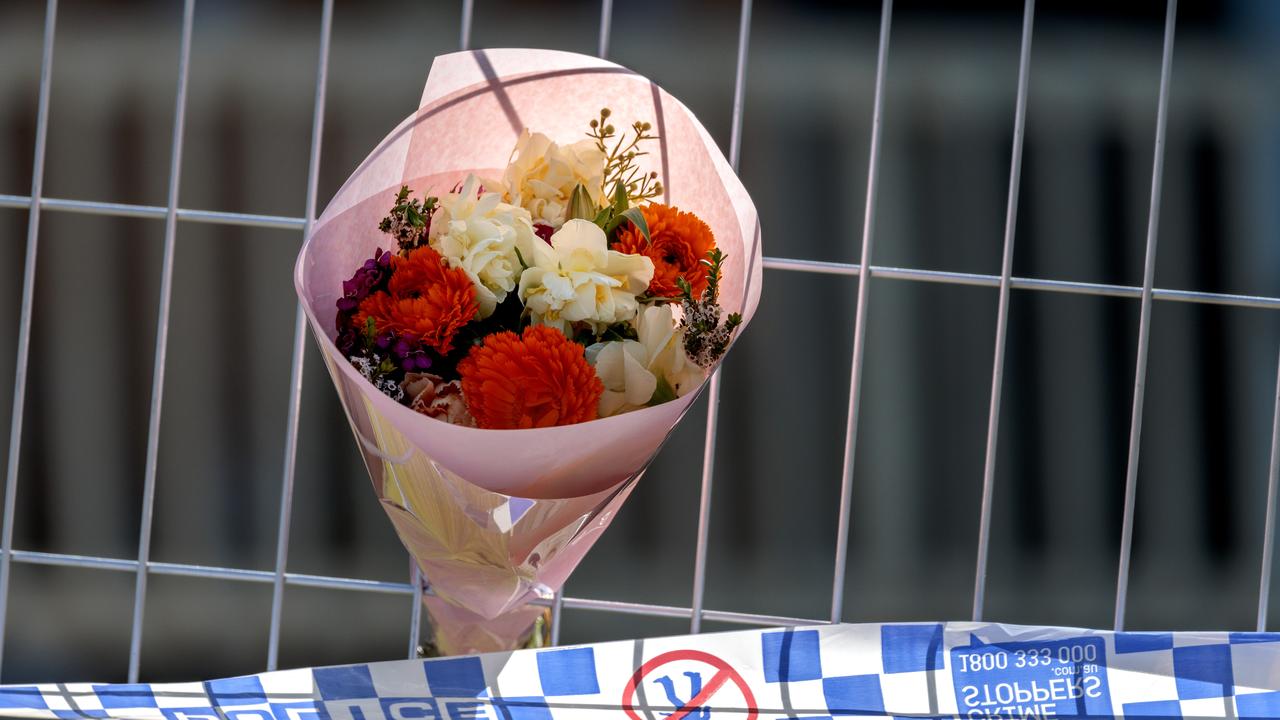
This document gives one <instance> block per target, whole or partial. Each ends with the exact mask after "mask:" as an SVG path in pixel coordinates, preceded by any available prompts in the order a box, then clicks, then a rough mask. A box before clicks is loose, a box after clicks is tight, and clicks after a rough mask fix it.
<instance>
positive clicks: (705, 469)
mask: <svg viewBox="0 0 1280 720" xmlns="http://www.w3.org/2000/svg"><path fill="white" fill-rule="evenodd" d="M750 39H751V0H742V13H741V16H740V17H739V19H738V70H737V74H736V76H735V77H734V81H733V124H732V128H731V130H730V133H729V165H730V167H732V168H733V171H734V172H737V171H738V159H739V155H740V151H741V148H742V107H743V102H744V96H745V94H746V84H747V45H748V41H749V40H750ZM719 408H720V368H716V371H715V372H713V373H712V374H711V380H710V381H709V385H708V386H707V436H706V442H705V444H704V445H703V448H702V496H701V499H700V500H699V502H698V541H697V546H696V548H695V550H694V557H693V605H692V609H693V612H692V617H691V619H690V621H689V631H690V632H692V633H697V632H700V631H701V630H702V608H703V600H704V595H705V590H706V584H707V539H708V533H709V531H710V526H711V484H712V480H713V478H714V476H715V459H716V428H717V425H718V420H717V418H718V410H719Z"/></svg>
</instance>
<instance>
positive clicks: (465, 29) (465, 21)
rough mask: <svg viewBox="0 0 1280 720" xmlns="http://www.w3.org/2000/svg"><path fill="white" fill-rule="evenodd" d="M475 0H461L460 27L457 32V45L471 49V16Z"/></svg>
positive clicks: (464, 48)
mask: <svg viewBox="0 0 1280 720" xmlns="http://www.w3.org/2000/svg"><path fill="white" fill-rule="evenodd" d="M475 5H476V2H475V0H462V29H461V30H460V31H459V34H458V47H460V48H462V49H463V50H470V49H471V16H472V15H473V14H474V10H475Z"/></svg>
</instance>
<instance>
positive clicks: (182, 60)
mask: <svg viewBox="0 0 1280 720" xmlns="http://www.w3.org/2000/svg"><path fill="white" fill-rule="evenodd" d="M474 9H475V8H474V3H473V0H463V2H462V6H461V21H460V27H459V43H458V44H459V46H460V47H461V48H463V49H467V48H469V47H470V45H471V30H472V24H473V17H474ZM613 10H614V8H613V2H612V1H611V0H603V2H602V3H601V5H600V7H599V36H598V46H597V48H598V53H599V55H600V56H601V57H607V56H608V53H609V46H610V37H611V32H612V23H613V20H612V18H613ZM1035 10H1036V8H1035V0H1025V5H1024V8H1023V13H1022V24H1021V35H1020V50H1019V56H1018V57H1019V60H1018V70H1017V92H1016V101H1015V106H1014V112H1013V116H1014V117H1013V131H1012V138H1011V142H1012V150H1011V163H1010V168H1009V176H1008V187H1007V202H1006V212H1005V217H1004V233H1003V242H1002V245H1001V248H1002V251H1001V262H1000V267H999V268H993V270H998V272H993V273H991V274H985V273H974V272H954V271H942V270H931V269H924V268H915V267H895V266H885V265H877V264H875V262H874V250H875V239H876V237H875V236H876V232H875V231H876V206H877V193H878V190H879V183H880V168H881V157H882V153H881V144H882V134H883V130H884V128H885V126H886V124H891V123H892V122H893V113H894V108H893V107H892V106H891V105H890V104H889V103H888V102H886V92H885V75H886V68H887V66H888V64H889V61H890V59H891V57H892V55H891V53H890V38H891V28H892V20H893V16H894V8H893V2H892V0H884V2H883V5H882V7H881V9H880V15H879V34H878V43H877V48H878V51H877V55H876V64H875V85H874V94H873V96H872V98H871V106H872V111H871V113H872V115H871V128H870V129H871V133H870V137H869V139H868V143H869V152H868V164H867V168H866V170H867V184H866V197H865V201H864V205H863V214H862V225H861V234H860V237H859V238H857V239H855V238H852V237H850V238H848V242H850V243H855V244H856V247H857V248H858V256H859V261H858V262H857V263H837V262H826V261H818V260H807V259H798V258H784V257H766V258H765V268H767V269H769V270H771V271H773V272H785V273H811V274H820V275H821V274H825V275H836V276H845V277H851V278H857V291H856V295H853V296H852V298H851V300H850V302H852V303H853V304H854V314H853V323H854V326H853V347H852V355H851V357H850V358H849V372H850V386H849V397H848V404H847V416H846V422H845V433H844V435H845V438H844V440H845V442H844V448H843V462H842V474H841V477H840V478H839V479H838V480H837V478H834V477H832V478H830V482H831V483H832V484H833V485H838V487H839V488H840V495H839V497H840V501H839V506H838V511H837V515H838V517H837V533H836V537H835V553H834V556H835V563H834V567H833V570H832V580H833V582H832V586H831V602H830V613H829V615H827V616H826V617H823V618H805V617H792V616H788V615H770V614H760V613H749V612H738V611H734V610H732V609H710V608H707V607H705V588H706V577H707V568H708V564H709V563H710V562H711V558H710V557H709V555H708V547H709V536H710V527H711V522H712V512H711V510H712V490H713V485H714V479H715V463H714V461H715V453H716V449H717V445H718V442H719V440H718V437H717V436H718V430H719V404H720V403H719V400H720V393H721V377H720V373H719V372H717V373H716V374H714V375H713V376H712V377H711V379H710V381H709V382H708V384H707V387H706V393H707V399H708V403H707V412H708V414H707V422H706V435H705V441H704V445H703V455H702V461H701V491H700V503H699V510H698V514H697V532H696V542H695V549H694V562H693V577H692V579H691V586H692V587H691V594H690V601H689V604H688V606H675V605H659V604H650V603H640V602H627V601H617V600H602V599H593V598H583V597H565V596H558V597H556V598H555V599H554V600H553V601H551V602H550V605H551V607H552V610H553V613H554V622H553V625H552V627H553V632H554V633H556V634H557V636H558V633H559V632H560V630H561V628H562V625H563V620H562V618H561V611H562V609H563V608H571V609H582V610H592V611H600V612H608V613H617V614H630V615H641V616H652V617H666V618H678V619H687V620H689V627H690V629H691V631H692V632H699V631H701V630H702V628H703V623H704V622H705V621H715V622H727V623H737V624H745V625H800V624H811V623H817V622H826V621H831V622H838V621H840V620H841V619H842V618H844V617H845V616H846V614H845V603H844V593H845V588H846V585H847V582H846V574H847V572H848V545H849V540H850V522H851V507H852V504H853V496H854V490H855V487H856V483H857V482H858V481H859V480H860V478H859V477H857V476H856V475H855V472H854V470H855V459H856V450H857V447H858V446H857V441H858V438H859V422H860V419H861V417H860V416H861V409H862V407H861V406H862V403H861V397H862V391H863V387H864V355H865V348H866V346H867V342H868V337H869V333H868V312H869V308H870V307H871V303H872V302H874V298H875V293H874V292H873V290H877V289H878V288H879V287H880V284H879V283H872V282H870V281H871V280H873V279H874V280H885V281H893V282H902V281H907V282H914V283H934V284H943V285H954V286H972V287H980V288H988V289H990V290H991V291H993V292H994V293H995V294H996V297H997V304H996V308H997V309H996V318H995V336H994V340H995V343H994V352H993V360H992V369H991V384H990V405H989V410H988V415H987V420H988V423H987V428H986V434H985V438H986V444H985V449H984V466H983V473H982V476H981V478H980V483H981V487H982V501H981V509H980V512H979V516H978V518H977V521H978V554H977V558H976V573H975V577H974V583H973V606H972V615H973V619H975V620H981V619H983V617H984V609H985V608H984V606H985V589H986V576H987V568H988V560H989V555H990V549H991V525H992V505H993V501H994V497H995V495H996V489H997V487H996V483H995V475H996V472H995V467H996V455H997V447H998V444H999V443H998V441H999V438H1000V427H1001V423H1000V419H1001V418H1000V408H1001V393H1002V389H1003V387H1004V385H1005V373H1004V367H1005V362H1006V344H1007V339H1008V337H1009V332H1010V330H1009V328H1010V322H1009V306H1010V298H1011V296H1012V295H1013V294H1014V291H1021V292H1037V293H1053V294H1065V295H1084V296H1098V297H1110V298H1121V299H1127V300H1135V301H1137V304H1136V307H1135V308H1133V310H1135V311H1136V313H1137V317H1138V319H1139V322H1138V330H1137V336H1136V338H1133V342H1134V344H1135V345H1136V348H1137V350H1136V368H1135V378H1134V386H1133V391H1132V397H1131V403H1130V409H1131V415H1130V417H1131V425H1130V427H1131V431H1130V433H1129V437H1128V441H1127V447H1128V455H1127V458H1128V465H1127V471H1126V475H1125V494H1124V506H1123V511H1122V515H1121V523H1122V529H1121V542H1120V558H1119V563H1118V565H1119V573H1118V577H1117V583H1116V599H1115V616H1114V617H1115V620H1114V625H1115V628H1116V629H1117V630H1119V629H1122V628H1123V627H1124V623H1125V609H1126V602H1127V590H1128V583H1129V567H1130V556H1131V548H1132V540H1133V528H1134V521H1135V516H1136V498H1137V490H1138V488H1137V477H1138V465H1139V459H1140V453H1139V450H1140V448H1141V441H1142V420H1143V410H1144V394H1145V389H1146V385H1147V367H1148V357H1149V353H1150V343H1151V340H1150V338H1151V315H1152V309H1153V307H1154V306H1155V305H1156V304H1157V303H1190V304H1195V305H1218V306H1228V307H1242V308H1256V309H1261V310H1264V311H1267V312H1268V313H1274V312H1275V311H1278V310H1280V297H1273V296H1266V295H1248V294H1228V293H1220V292H1206V291H1200V290H1184V289H1173V288H1160V287H1157V286H1156V278H1155V270H1156V259H1157V252H1156V251H1157V246H1158V243H1157V241H1158V239H1159V225H1158V220H1159V216H1160V209H1161V187H1162V178H1163V168H1164V158H1165V145H1166V126H1167V122H1168V116H1169V113H1170V110H1169V95H1170V82H1171V77H1172V65H1173V62H1172V59H1173V45H1174V38H1175V26H1176V19H1177V2H1176V0H1168V2H1167V5H1166V13H1165V20H1164V34H1163V42H1162V54H1161V64H1160V84H1159V95H1158V102H1157V110H1156V114H1155V117H1154V118H1153V119H1154V122H1155V131H1154V152H1153V160H1152V165H1151V191H1150V196H1149V214H1148V220H1147V225H1146V236H1145V237H1146V242H1145V253H1144V263H1143V273H1142V284H1141V286H1133V285H1124V284H1107V283H1095V282H1082V281H1079V280H1065V279H1053V278H1039V277H1019V276H1017V275H1015V274H1014V247H1015V242H1014V241H1015V230H1016V227H1017V217H1018V203H1019V192H1018V191H1019V187H1020V185H1021V176H1022V166H1023V144H1024V136H1025V125H1026V114H1027V97H1028V88H1029V84H1030V83H1029V75H1030V63H1031V54H1030V52H1031V45H1032V38H1033V34H1034V32H1033V31H1034V24H1035V23H1034V21H1035ZM333 16H334V7H333V1H332V0H324V2H323V3H322V5H321V7H320V37H319V57H318V61H317V64H316V72H315V91H314V102H313V105H312V119H311V136H310V149H309V156H308V158H309V159H308V163H307V174H306V186H305V205H304V208H305V209H304V214H303V216H302V217H287V216H275V215H259V214H248V213H239V212H229V211H221V210H198V209H190V208H182V207H179V181H180V179H181V177H182V157H183V149H184V141H185V138H184V126H185V119H186V114H187V95H188V93H187V87H188V82H189V74H190V73H189V70H190V65H191V56H192V33H193V27H194V24H195V0H184V3H183V5H182V15H181V21H180V22H181V36H180V37H181V40H180V46H179V57H178V63H177V93H176V103H175V107H174V114H173V122H172V138H171V143H170V145H169V150H170V162H169V178H168V179H169V182H168V189H167V202H166V205H165V206H163V207H161V206H150V205H139V204H127V203H114V202H99V201H89V200H79V199H71V198H50V197H46V196H45V195H44V168H45V157H46V146H47V135H48V127H49V115H50V109H49V105H50V102H49V98H50V94H51V83H52V68H53V60H54V56H55V53H54V46H55V37H56V24H57V19H58V4H57V0H48V4H47V8H46V12H45V24H44V37H43V54H42V58H41V73H40V84H39V100H38V112H37V117H36V125H35V131H36V132H35V153H34V163H33V169H32V185H31V191H30V193H29V194H28V195H26V196H19V195H0V207H8V208H18V209H25V210H27V211H28V213H29V214H28V220H27V232H26V247H27V250H26V260H25V265H24V269H23V287H22V302H21V309H20V315H19V325H18V337H17V344H16V347H17V358H16V364H15V367H16V373H15V383H14V396H13V409H12V422H11V425H10V437H9V443H8V456H7V468H6V476H5V494H4V510H3V530H2V531H0V532H2V535H0V541H2V542H0V545H2V551H3V552H2V555H0V662H3V659H4V656H3V640H4V633H3V631H2V628H3V624H4V623H5V622H6V621H8V620H9V619H10V618H9V617H8V615H10V613H9V612H8V610H9V602H8V600H9V596H10V584H11V575H12V569H13V564H14V563H15V562H16V563H24V564H35V565H53V566H65V567H79V568H95V569H101V570H109V571H116V572H120V573H132V574H133V575H134V580H135V586H134V593H133V606H132V608H133V610H132V617H131V624H130V628H131V629H130V651H129V666H128V667H129V670H128V677H129V680H130V681H131V682H133V681H136V680H137V679H138V677H139V668H140V661H141V655H142V647H143V627H144V618H145V613H146V609H147V604H146V600H147V595H148V592H147V582H148V578H149V577H151V576H153V575H168V576H181V577H194V578H207V579H214V580H221V581H235V582H247V583H258V584H261V585H268V586H270V587H271V604H270V629H269V640H268V652H267V659H266V667H267V669H275V668H276V666H277V664H278V662H279V655H280V637H281V626H282V623H283V618H284V615H285V613H284V603H283V600H284V595H285V593H286V591H287V589H288V588H289V587H290V586H293V587H316V588H332V589H345V590H353V591H358V592H369V593H384V594H392V595H398V596H406V599H407V600H408V604H409V607H408V608H407V610H408V612H407V613H406V615H407V618H406V620H407V632H408V640H407V645H408V654H409V656H413V654H414V653H415V652H416V648H417V646H418V643H419V637H420V629H421V628H420V625H421V603H420V602H419V598H418V595H419V593H420V592H422V589H423V578H421V577H419V576H418V574H417V572H416V571H415V572H414V576H413V577H412V578H410V580H409V581H408V582H403V583H399V582H383V581H375V580H367V579H360V578H354V577H335V576H324V575H315V574H305V573H298V572H290V571H289V569H288V568H289V545H290V525H291V519H292V508H293V497H294V488H295V476H296V474H297V458H298V437H299V424H300V418H301V416H302V412H303V409H302V388H303V381H304V378H303V368H304V365H305V357H306V341H305V323H304V316H303V314H302V311H301V308H298V309H297V311H296V313H295V318H296V319H295V324H294V327H293V334H292V354H291V365H290V372H289V385H288V399H287V403H288V407H287V421H286V426H285V428H284V434H283V435H284V452H283V467H282V468H281V471H280V497H281V506H280V515H279V520H278V523H277V525H276V545H275V559H274V564H273V568H272V569H269V570H264V569H245V568H237V567H223V566H213V565H200V564H186V563H173V562H159V561H156V560H153V559H152V558H151V552H150V550H151V543H152V527H153V519H154V515H155V493H156V484H157V462H158V460H157V456H158V453H159V435H160V429H161V426H162V424H163V420H162V417H161V410H162V407H163V395H164V389H165V376H166V351H167V348H168V342H169V337H168V331H169V325H170V313H171V298H172V294H173V269H174V262H175V257H176V255H177V254H178V253H181V252H182V246H181V244H180V243H179V242H177V227H178V223H179V222H180V221H181V222H183V223H203V224H222V225H234V226H243V227H262V228H274V229H282V230H291V231H301V233H302V235H303V236H304V237H305V236H306V235H307V234H308V233H309V232H310V231H311V227H312V223H313V221H314V219H315V215H316V205H317V195H318V192H319V191H318V177H319V166H320V158H321V149H322V146H323V136H324V132H323V131H324V116H325V97H326V88H327V83H328V71H329V62H330V47H331V35H332V31H333V25H334V20H333ZM751 19H752V2H751V0H742V3H741V6H740V9H739V15H738V21H739V23H738V34H737V53H736V72H735V76H734V79H733V88H734V90H733V104H732V108H731V121H730V136H729V141H728V148H727V150H728V152H727V155H728V157H729V161H730V164H731V165H732V166H733V167H734V168H735V170H736V169H737V168H738V166H739V160H740V157H741V152H742V144H743V143H742V127H743V119H744V115H745V113H746V106H747V105H748V103H747V98H746V94H747V71H748V50H749V47H750V43H749V40H750V32H751ZM726 22H727V20H726ZM639 69H640V70H643V68H639ZM750 151H751V149H750V147H748V148H747V152H748V153H749V152H750ZM46 211H48V212H62V213H82V214H88V215H94V216H116V217H130V218H143V219H151V220H163V222H164V226H163V227H164V230H163V260H162V263H161V275H160V283H159V292H160V299H159V305H158V317H157V321H156V328H157V332H156V337H155V354H154V359H153V367H152V386H151V396H150V397H151V401H150V413H149V420H148V434H147V445H146V455H145V472H144V477H143V484H142V506H141V511H140V513H141V524H140V529H141V530H140V535H139V538H138V543H137V554H136V557H129V558H119V557H99V556H90V555H81V554H69V553H54V552H39V551H32V550H24V549H21V548H15V547H14V540H13V538H14V532H13V528H14V524H15V508H16V506H17V505H16V503H17V500H16V498H17V493H18V491H19V487H18V485H19V483H18V468H19V462H20V450H21V448H22V434H23V421H24V409H25V405H26V397H27V389H28V384H29V383H28V377H29V368H30V347H31V329H32V315H33V309H34V304H35V301H34V291H35V290H34V288H35V276H36V268H37V262H38V250H39V239H40V219H41V216H42V214H43V213H45V212H46ZM1269 317H1277V316H1275V315H1269ZM1274 407H1275V411H1274V414H1273V416H1272V419H1271V447H1270V462H1269V466H1268V476H1267V478H1266V481H1267V488H1268V491H1267V492H1268V494H1267V505H1266V508H1265V525H1264V533H1263V537H1262V538H1260V540H1261V543H1262V572H1261V578H1260V584H1259V593H1258V613H1257V629H1258V630H1264V629H1265V625H1266V615H1267V606H1268V597H1269V586H1270V566H1271V560H1272V551H1273V545H1274V534H1275V504H1276V489H1277V483H1278V475H1280V359H1278V361H1277V382H1276V386H1275V401H1274ZM975 481H977V479H975ZM2 667H3V666H2V665H0V669H2Z"/></svg>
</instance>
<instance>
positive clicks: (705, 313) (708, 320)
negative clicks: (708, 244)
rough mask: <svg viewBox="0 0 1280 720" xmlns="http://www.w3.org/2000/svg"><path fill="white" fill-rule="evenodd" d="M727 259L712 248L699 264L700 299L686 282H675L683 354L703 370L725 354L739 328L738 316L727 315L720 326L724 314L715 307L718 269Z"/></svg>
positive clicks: (740, 321)
mask: <svg viewBox="0 0 1280 720" xmlns="http://www.w3.org/2000/svg"><path fill="white" fill-rule="evenodd" d="M727 257H728V256H727V255H725V254H724V253H722V252H721V251H720V249H719V248H716V249H713V250H711V251H709V252H708V253H707V257H706V259H704V260H702V261H701V262H702V264H703V265H704V266H705V267H706V268H707V289H706V290H704V291H703V292H702V297H700V298H695V297H694V296H693V288H692V287H691V286H690V285H689V281H687V280H685V279H684V278H683V277H677V278H676V285H677V286H678V287H679V288H680V305H681V308H682V310H683V311H684V317H683V318H681V320H680V326H681V327H682V328H684V351H685V354H686V355H688V356H689V359H690V360H693V361H694V362H695V363H697V364H698V365H699V366H701V367H704V368H710V367H711V366H712V365H714V364H715V363H716V361H717V360H719V359H720V358H721V357H722V356H723V355H724V354H725V352H727V351H728V350H729V344H730V342H731V341H732V340H733V333H734V331H735V330H737V328H738V327H739V326H740V325H742V315H740V314H739V313H730V314H729V317H728V318H726V319H725V320H724V321H723V322H721V319H720V318H721V315H723V312H724V311H723V310H722V309H721V307H720V303H719V301H720V278H721V274H722V273H721V268H722V266H723V265H724V261H725V259H726V258H727Z"/></svg>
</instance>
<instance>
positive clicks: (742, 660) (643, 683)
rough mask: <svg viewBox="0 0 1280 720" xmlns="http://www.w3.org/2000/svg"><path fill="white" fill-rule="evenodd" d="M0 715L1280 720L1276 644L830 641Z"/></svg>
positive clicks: (418, 665) (1204, 637)
mask: <svg viewBox="0 0 1280 720" xmlns="http://www.w3.org/2000/svg"><path fill="white" fill-rule="evenodd" d="M0 715H4V716H6V717H26V718H166V719H168V720H224V719H225V720H312V718H322V719H325V720H437V719H438V720H462V719H464V718H465V719H467V720H471V719H474V718H487V719H490V720H569V719H573V720H586V719H587V718H590V719H592V720H598V719H599V718H629V719H630V720H642V719H645V720H661V719H665V720H682V719H683V718H688V719H689V720H712V719H713V718H734V719H736V720H757V718H770V719H771V718H783V717H785V718H806V719H808V720H819V719H821V720H829V719H830V718H833V717H839V716H847V715H858V716H872V717H876V716H880V717H890V716H892V717H907V716H914V717H961V718H984V719H985V718H1018V719H1019V720H1025V719H1029V718H1036V719H1040V718H1063V717H1088V718H1134V717H1141V718H1152V717H1158V718H1199V717H1235V718H1280V634H1272V633H1226V632H1205V633H1198V632H1194V633H1193V632H1179V633H1146V632H1142V633H1134V632H1122V633H1112V632H1103V631H1094V630H1078V629H1068V628H1053V627H1026V626H1016V625H998V624H989V623H901V624H862V625H824V626H819V627H809V628H792V629H780V630H751V631H741V632H728V633H719V634H706V635H692V636H682V637H669V638H658V639H646V640H627V641H620V642H608V643H599V644H594V645H580V646H575V647H565V648H548V649H543V650H519V651H515V652H510V653H494V654H490V655H479V656H468V657H452V658H440V659H435V660H402V661H394V662H378V663H365V664H357V665H343V666H337V667H324V668H303V669H297V670H284V671H278V672H268V673H261V674H258V675H247V676H244V677H237V678H229V679H223V680H211V681H207V682H192V683H164V684H159V683H157V684H135V685H95V684H89V683H84V684H76V683H58V684H52V683H51V684H37V685H27V686H0Z"/></svg>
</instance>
